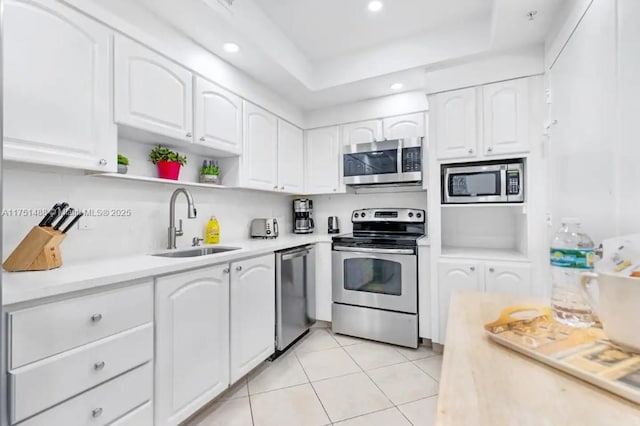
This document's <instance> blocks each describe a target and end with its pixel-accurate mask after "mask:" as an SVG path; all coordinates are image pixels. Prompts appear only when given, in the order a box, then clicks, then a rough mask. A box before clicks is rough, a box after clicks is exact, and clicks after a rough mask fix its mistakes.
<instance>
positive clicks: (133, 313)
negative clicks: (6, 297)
mask: <svg viewBox="0 0 640 426" xmlns="http://www.w3.org/2000/svg"><path fill="white" fill-rule="evenodd" d="M151 321H153V285H152V283H151V281H149V282H148V283H146V284H143V285H136V286H132V287H127V288H124V289H118V290H113V291H108V292H104V293H100V294H94V295H90V296H84V297H77V298H74V299H70V300H64V301H61V302H54V303H49V304H46V305H41V306H37V307H35V308H30V309H23V310H20V311H16V312H12V313H10V314H9V336H10V337H9V339H10V345H11V346H10V349H9V357H10V360H9V365H10V368H12V369H13V368H18V367H20V366H22V365H25V364H28V363H30V362H33V361H38V360H40V359H43V358H46V357H49V356H51V355H55V354H58V353H60V352H64V351H66V350H69V349H71V348H75V347H77V346H81V345H84V344H85V343H89V342H93V341H96V340H99V339H102V338H103V337H106V336H110V335H112V334H116V333H118V332H120V331H123V330H127V329H129V328H133V327H136V326H139V325H142V324H146V323H148V322H151Z"/></svg>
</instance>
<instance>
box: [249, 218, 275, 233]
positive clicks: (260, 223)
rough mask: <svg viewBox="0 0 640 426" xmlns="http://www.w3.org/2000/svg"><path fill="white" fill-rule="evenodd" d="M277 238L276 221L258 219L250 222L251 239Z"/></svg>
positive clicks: (273, 219) (272, 219)
mask: <svg viewBox="0 0 640 426" xmlns="http://www.w3.org/2000/svg"><path fill="white" fill-rule="evenodd" d="M277 236H278V220H277V219H276V218H275V217H273V218H259V219H253V220H252V221H251V238H276V237H277Z"/></svg>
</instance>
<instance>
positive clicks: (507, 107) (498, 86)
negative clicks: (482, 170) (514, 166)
mask: <svg viewBox="0 0 640 426" xmlns="http://www.w3.org/2000/svg"><path fill="white" fill-rule="evenodd" d="M528 83H529V80H528V79H518V80H511V81H505V82H502V83H495V84H489V85H487V86H484V87H483V88H482V98H483V104H484V105H483V111H484V137H483V145H484V154H485V155H488V156H489V155H501V154H515V153H519V152H527V151H529V84H528Z"/></svg>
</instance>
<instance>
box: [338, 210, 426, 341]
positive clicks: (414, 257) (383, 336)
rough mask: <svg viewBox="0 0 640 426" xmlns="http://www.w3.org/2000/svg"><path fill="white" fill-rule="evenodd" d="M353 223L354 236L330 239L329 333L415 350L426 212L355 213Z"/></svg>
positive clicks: (360, 211)
mask: <svg viewBox="0 0 640 426" xmlns="http://www.w3.org/2000/svg"><path fill="white" fill-rule="evenodd" d="M351 222H353V234H350V235H339V236H335V237H333V253H332V283H333V306H332V328H333V331H334V332H336V333H341V334H346V335H350V336H356V337H362V338H365V339H371V340H377V341H381V342H387V343H393V344H396V345H402V346H408V347H412V348H416V347H418V247H417V240H418V238H420V237H422V236H423V235H424V234H425V223H426V220H425V212H424V210H417V209H395V208H388V209H364V210H355V211H354V212H353V213H352V215H351Z"/></svg>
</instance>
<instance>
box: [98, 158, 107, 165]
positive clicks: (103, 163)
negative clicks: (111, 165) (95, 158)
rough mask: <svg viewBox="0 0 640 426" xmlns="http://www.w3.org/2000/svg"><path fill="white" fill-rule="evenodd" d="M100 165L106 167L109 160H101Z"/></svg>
mask: <svg viewBox="0 0 640 426" xmlns="http://www.w3.org/2000/svg"><path fill="white" fill-rule="evenodd" d="M98 164H100V165H101V166H106V165H107V160H105V159H104V158H101V159H100V161H99V162H98Z"/></svg>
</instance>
